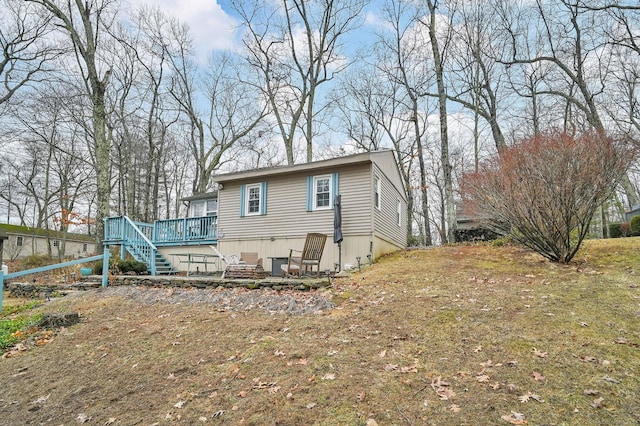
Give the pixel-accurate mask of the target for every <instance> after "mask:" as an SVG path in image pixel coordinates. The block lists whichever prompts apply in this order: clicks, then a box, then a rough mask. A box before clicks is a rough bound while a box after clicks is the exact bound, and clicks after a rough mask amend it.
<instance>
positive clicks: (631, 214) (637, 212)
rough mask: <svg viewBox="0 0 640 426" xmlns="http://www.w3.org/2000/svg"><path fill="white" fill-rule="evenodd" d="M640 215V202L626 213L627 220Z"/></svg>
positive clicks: (629, 220)
mask: <svg viewBox="0 0 640 426" xmlns="http://www.w3.org/2000/svg"><path fill="white" fill-rule="evenodd" d="M638 215H640V204H638V205H637V206H633V207H632V208H631V210H629V211H628V212H625V213H624V220H625V222H631V218H632V217H634V216H638Z"/></svg>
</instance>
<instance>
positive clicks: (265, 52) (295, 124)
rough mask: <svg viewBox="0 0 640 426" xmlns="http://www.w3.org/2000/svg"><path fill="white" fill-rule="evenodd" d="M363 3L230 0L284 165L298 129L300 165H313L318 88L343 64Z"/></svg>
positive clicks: (352, 0)
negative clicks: (301, 143)
mask: <svg viewBox="0 0 640 426" xmlns="http://www.w3.org/2000/svg"><path fill="white" fill-rule="evenodd" d="M365 4H366V2H365V0H281V2H280V3H278V4H274V5H273V6H272V7H271V6H269V4H268V3H264V2H258V1H254V2H244V1H237V0H231V7H232V8H233V9H234V10H235V11H236V12H238V14H239V15H240V17H241V19H242V21H243V22H242V23H243V25H244V26H245V27H246V28H247V30H248V31H247V34H246V37H245V39H244V44H245V47H246V49H247V52H248V60H249V62H250V63H251V64H252V66H254V67H255V68H256V69H257V70H259V72H260V74H261V80H262V90H263V94H264V97H265V99H266V101H267V102H268V103H269V105H270V107H271V110H272V113H273V117H274V120H275V123H276V125H277V127H278V130H279V132H280V134H281V136H282V139H283V142H284V147H285V151H286V156H287V162H288V164H293V163H294V161H295V156H294V150H295V141H296V136H297V135H298V130H300V129H301V130H302V131H301V133H302V137H303V138H304V141H305V145H306V147H305V153H306V161H312V160H313V146H314V144H313V138H314V135H315V134H316V133H317V127H318V125H319V124H318V123H316V115H317V114H318V111H319V110H321V109H322V107H321V106H320V103H321V101H322V98H323V94H322V93H321V91H320V89H321V87H322V86H324V85H325V84H326V83H327V82H329V81H331V80H332V79H333V78H334V76H335V75H336V74H337V73H339V72H340V71H342V70H343V69H344V68H345V66H346V65H347V63H348V62H347V60H346V58H345V57H344V56H341V49H342V43H343V38H344V35H345V34H347V33H348V32H349V31H351V30H352V29H354V28H355V27H356V26H357V25H358V19H359V16H360V13H361V11H362V8H363V7H364V5H365Z"/></svg>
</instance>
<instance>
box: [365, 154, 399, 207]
mask: <svg viewBox="0 0 640 426" xmlns="http://www.w3.org/2000/svg"><path fill="white" fill-rule="evenodd" d="M371 159H372V161H373V163H374V164H375V165H376V166H377V167H378V169H379V170H381V171H382V172H383V174H384V175H385V176H386V177H387V180H388V181H389V183H390V184H391V185H393V186H394V187H395V189H396V191H398V192H399V193H400V194H401V197H402V199H403V200H405V196H404V184H403V182H402V177H401V176H400V171H399V170H398V165H397V163H396V158H395V155H394V154H393V152H391V151H382V152H375V153H373V155H372V157H371Z"/></svg>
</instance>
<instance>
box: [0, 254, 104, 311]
mask: <svg viewBox="0 0 640 426" xmlns="http://www.w3.org/2000/svg"><path fill="white" fill-rule="evenodd" d="M109 254H110V253H109V250H108V249H107V248H105V250H104V254H103V255H100V256H92V257H85V258H84V259H76V260H71V261H69V262H63V263H57V264H55V265H47V266H42V267H40V268H33V269H27V270H26V271H19V272H13V273H11V274H5V273H4V272H3V271H1V270H0V311H2V293H3V291H4V280H5V279H7V280H8V279H11V278H18V277H23V276H25V275H30V274H37V273H39V272H46V271H51V270H54V269H60V268H66V267H67V266H75V265H80V264H82V263H88V262H95V261H97V260H102V287H106V286H107V284H108V283H109V277H108V273H109Z"/></svg>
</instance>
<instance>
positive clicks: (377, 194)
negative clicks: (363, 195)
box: [373, 175, 382, 210]
mask: <svg viewBox="0 0 640 426" xmlns="http://www.w3.org/2000/svg"><path fill="white" fill-rule="evenodd" d="M373 201H374V203H375V206H376V209H378V210H382V184H381V183H380V177H379V176H378V175H375V176H374V177H373Z"/></svg>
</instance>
